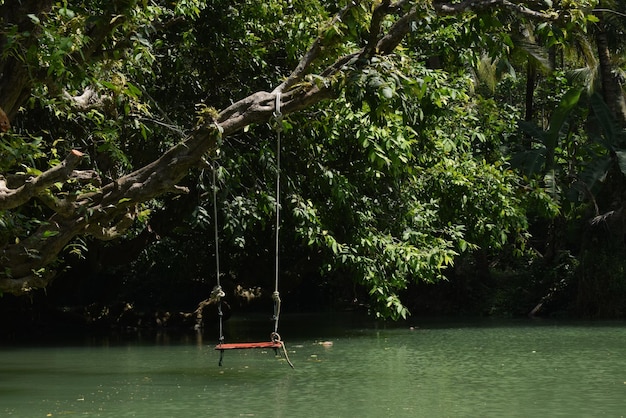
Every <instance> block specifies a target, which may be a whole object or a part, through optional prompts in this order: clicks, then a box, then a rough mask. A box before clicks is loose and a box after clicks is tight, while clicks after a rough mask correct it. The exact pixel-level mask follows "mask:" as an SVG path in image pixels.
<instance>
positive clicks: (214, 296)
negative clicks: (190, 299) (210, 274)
mask: <svg viewBox="0 0 626 418" xmlns="http://www.w3.org/2000/svg"><path fill="white" fill-rule="evenodd" d="M224 296H226V293H224V291H223V290H222V286H220V285H217V286H215V287H214V288H213V290H212V291H211V296H209V300H211V301H212V302H219V301H220V300H221V299H222V298H223V297H224Z"/></svg>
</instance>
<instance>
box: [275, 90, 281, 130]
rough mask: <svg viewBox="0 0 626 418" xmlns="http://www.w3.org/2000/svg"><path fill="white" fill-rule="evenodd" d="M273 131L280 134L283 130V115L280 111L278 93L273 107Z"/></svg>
mask: <svg viewBox="0 0 626 418" xmlns="http://www.w3.org/2000/svg"><path fill="white" fill-rule="evenodd" d="M273 116H274V130H275V131H276V132H282V130H283V114H282V112H281V111H280V92H278V93H276V103H275V105H274V114H273Z"/></svg>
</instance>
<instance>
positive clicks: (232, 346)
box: [215, 341, 283, 350]
mask: <svg viewBox="0 0 626 418" xmlns="http://www.w3.org/2000/svg"><path fill="white" fill-rule="evenodd" d="M282 347H283V343H282V341H264V342H260V343H229V344H218V345H216V346H215V349H216V350H243V349H247V348H282Z"/></svg>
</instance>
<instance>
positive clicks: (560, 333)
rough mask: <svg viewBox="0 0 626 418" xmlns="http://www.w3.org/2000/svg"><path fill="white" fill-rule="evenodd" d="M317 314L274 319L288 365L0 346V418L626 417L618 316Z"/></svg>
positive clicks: (126, 349) (144, 350) (188, 350)
mask: <svg viewBox="0 0 626 418" xmlns="http://www.w3.org/2000/svg"><path fill="white" fill-rule="evenodd" d="M309 319H310V318H309ZM314 324H315V326H311V325H310V322H308V320H305V319H302V320H301V321H295V323H291V324H289V323H288V324H287V326H286V327H285V328H284V329H282V328H281V331H282V334H283V339H284V340H285V342H286V346H287V349H288V352H289V357H290V359H291V360H292V362H293V363H294V365H295V367H296V368H295V369H294V370H292V369H291V368H289V366H288V365H287V364H286V362H285V361H284V359H283V358H281V357H276V356H275V355H274V353H273V352H272V351H269V352H268V351H264V350H243V351H228V352H226V354H225V357H224V366H223V367H221V368H220V367H218V365H217V363H218V358H219V355H218V353H217V352H215V351H214V350H213V349H212V343H213V341H212V340H211V339H208V338H207V336H206V335H205V337H204V338H202V337H200V336H194V335H191V336H185V337H180V336H179V337H173V336H168V335H167V334H148V335H144V336H132V337H126V338H89V339H87V338H85V339H83V340H81V341H79V342H73V343H72V344H71V345H67V344H65V345H60V344H48V345H45V346H40V347H32V346H31V347H27V346H10V347H8V346H4V347H0V416H7V417H26V418H33V417H35V418H36V417H66V416H70V417H72V416H76V417H82V416H89V417H197V416H207V417H213V416H215V417H217V416H219V417H602V416H606V417H621V416H626V323H592V324H588V323H587V324H563V323H554V322H547V321H530V320H523V321H505V322H501V321H478V322H466V323H451V322H445V321H444V322H442V321H420V320H418V319H415V320H413V324H414V325H415V327H416V328H415V329H413V330H412V329H410V328H409V325H406V326H405V325H402V326H399V325H396V326H392V327H390V326H388V325H387V326H384V325H381V324H373V323H369V324H363V323H356V322H355V321H353V320H351V319H349V318H348V319H346V318H343V317H342V318H337V317H328V316H324V317H319V318H316V319H315V321H314ZM229 327H230V328H229V334H230V335H231V337H232V338H236V337H237V338H238V337H241V336H243V335H246V334H251V335H254V336H256V335H255V334H258V333H259V332H260V331H259V330H260V329H262V328H265V327H268V325H267V324H266V323H263V324H262V325H259V324H258V323H256V322H249V323H248V322H240V323H239V324H237V321H234V322H233V323H232V324H230V325H229ZM327 340H328V341H332V343H333V344H332V346H324V345H321V344H319V343H320V342H321V341H327ZM230 342H233V341H232V340H231V341H230Z"/></svg>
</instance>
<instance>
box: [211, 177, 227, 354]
mask: <svg viewBox="0 0 626 418" xmlns="http://www.w3.org/2000/svg"><path fill="white" fill-rule="evenodd" d="M216 172H217V168H216V167H215V166H213V182H212V183H213V184H212V186H213V219H214V222H213V223H214V225H215V276H216V277H217V284H216V286H215V287H214V288H213V291H211V300H213V301H215V303H216V304H217V316H218V319H219V328H220V330H219V332H220V333H219V335H220V338H219V344H223V343H224V312H223V311H222V298H223V297H224V296H226V293H224V290H222V284H221V281H220V250H219V246H220V244H219V232H218V229H219V225H218V222H217V181H216V175H217V174H216ZM223 359H224V351H220V362H219V365H220V366H221V365H222V361H223Z"/></svg>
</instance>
